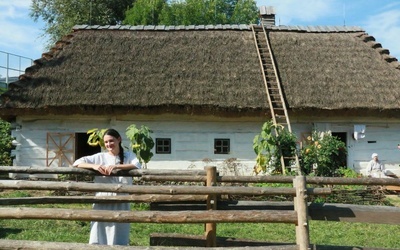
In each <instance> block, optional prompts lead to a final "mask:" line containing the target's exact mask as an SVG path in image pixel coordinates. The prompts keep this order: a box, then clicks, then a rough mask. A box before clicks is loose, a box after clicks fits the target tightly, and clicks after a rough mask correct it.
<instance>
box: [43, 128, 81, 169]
mask: <svg viewBox="0 0 400 250" xmlns="http://www.w3.org/2000/svg"><path fill="white" fill-rule="evenodd" d="M46 148H47V150H46V166H47V167H54V166H57V167H68V166H71V165H72V164H73V163H74V153H75V134H74V133H47V140H46Z"/></svg>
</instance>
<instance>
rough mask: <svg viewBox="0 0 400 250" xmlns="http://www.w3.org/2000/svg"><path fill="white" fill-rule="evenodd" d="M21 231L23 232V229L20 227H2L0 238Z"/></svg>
mask: <svg viewBox="0 0 400 250" xmlns="http://www.w3.org/2000/svg"><path fill="white" fill-rule="evenodd" d="M21 232H22V229H19V228H2V229H1V230H0V239H3V238H5V237H7V236H8V235H10V234H19V233H21Z"/></svg>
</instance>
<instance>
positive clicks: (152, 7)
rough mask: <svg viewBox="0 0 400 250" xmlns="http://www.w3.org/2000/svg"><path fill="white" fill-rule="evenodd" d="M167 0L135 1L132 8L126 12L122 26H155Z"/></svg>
mask: <svg viewBox="0 0 400 250" xmlns="http://www.w3.org/2000/svg"><path fill="white" fill-rule="evenodd" d="M166 2H167V0H136V2H135V3H134V4H133V7H132V8H130V9H128V10H127V11H126V13H125V14H126V17H125V20H124V22H123V23H124V24H130V25H156V24H158V23H159V22H160V21H159V16H160V14H161V12H162V9H163V8H164V7H165V5H166Z"/></svg>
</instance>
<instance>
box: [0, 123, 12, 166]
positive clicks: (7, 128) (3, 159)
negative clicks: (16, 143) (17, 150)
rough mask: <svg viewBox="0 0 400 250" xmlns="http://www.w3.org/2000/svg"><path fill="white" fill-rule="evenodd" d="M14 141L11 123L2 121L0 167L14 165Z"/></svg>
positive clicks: (0, 128) (0, 129)
mask: <svg viewBox="0 0 400 250" xmlns="http://www.w3.org/2000/svg"><path fill="white" fill-rule="evenodd" d="M12 140H13V138H12V137H11V125H10V123H8V122H6V121H3V120H0V166H12V165H13V157H12V156H11V150H12V149H13V145H12Z"/></svg>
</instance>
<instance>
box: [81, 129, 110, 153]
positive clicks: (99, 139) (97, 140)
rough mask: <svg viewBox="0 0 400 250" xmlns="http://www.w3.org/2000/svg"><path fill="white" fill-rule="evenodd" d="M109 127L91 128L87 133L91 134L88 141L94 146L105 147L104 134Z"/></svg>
mask: <svg viewBox="0 0 400 250" xmlns="http://www.w3.org/2000/svg"><path fill="white" fill-rule="evenodd" d="M106 131H107V129H98V128H94V129H90V130H89V131H87V132H86V133H87V134H88V135H89V138H88V140H87V143H88V144H89V145H90V146H92V147H97V146H100V147H101V148H105V145H104V140H103V136H104V133H105V132H106Z"/></svg>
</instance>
